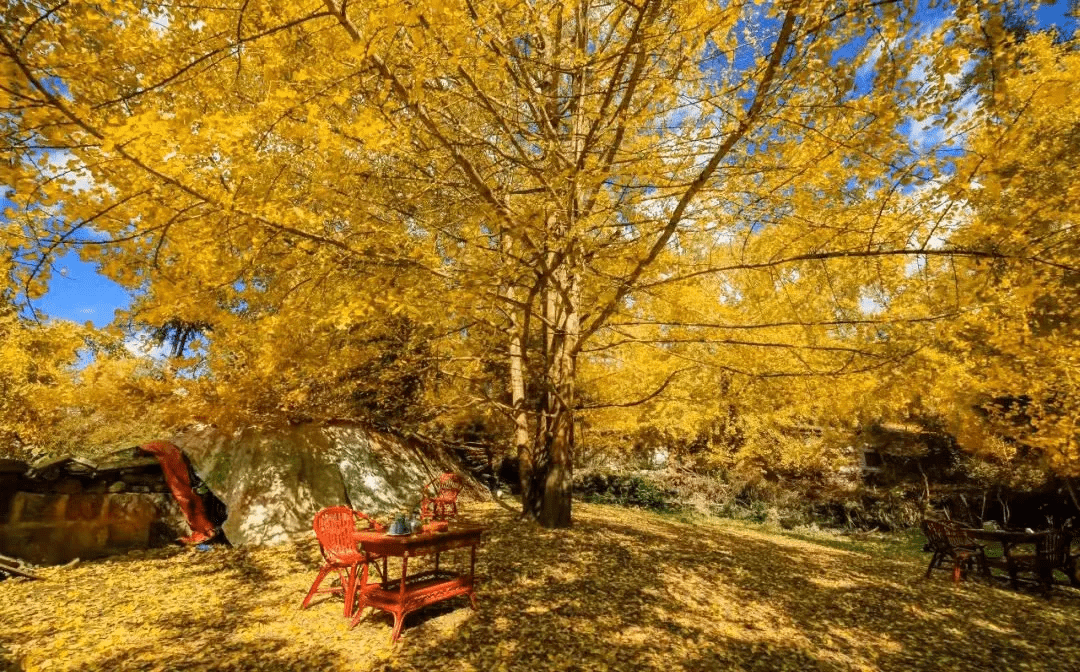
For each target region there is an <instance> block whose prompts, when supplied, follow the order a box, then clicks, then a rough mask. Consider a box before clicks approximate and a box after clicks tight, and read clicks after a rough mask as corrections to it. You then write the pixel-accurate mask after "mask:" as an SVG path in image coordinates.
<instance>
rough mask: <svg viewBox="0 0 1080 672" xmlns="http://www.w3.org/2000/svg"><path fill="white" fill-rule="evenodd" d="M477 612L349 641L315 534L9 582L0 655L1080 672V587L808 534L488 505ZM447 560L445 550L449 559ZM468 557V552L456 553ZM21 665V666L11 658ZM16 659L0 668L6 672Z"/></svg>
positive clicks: (319, 666) (171, 665)
mask: <svg viewBox="0 0 1080 672" xmlns="http://www.w3.org/2000/svg"><path fill="white" fill-rule="evenodd" d="M470 511H471V512H472V519H473V520H474V521H475V522H479V523H482V524H484V525H487V526H489V527H490V533H489V534H488V535H487V536H486V541H485V543H484V544H483V546H481V550H480V552H479V554H478V559H477V574H478V576H479V577H480V579H481V581H482V582H481V583H480V584H479V587H478V595H479V604H480V610H479V611H477V612H473V611H471V610H470V609H469V608H468V606H467V604H468V603H467V600H465V599H464V598H457V599H455V600H451V601H448V602H444V603H442V604H440V605H435V606H434V607H431V608H429V609H427V610H424V611H421V612H418V613H416V614H413V615H411V616H410V617H409V618H408V619H407V620H406V625H405V631H404V633H403V635H402V639H401V641H400V642H399V643H398V644H397V645H396V646H391V645H390V644H389V637H390V630H391V625H392V619H391V617H390V616H389V615H387V614H385V613H383V612H372V611H370V610H369V611H368V614H367V616H366V617H365V619H364V620H363V621H362V622H361V623H360V625H358V626H357V627H356V628H355V629H354V630H352V631H350V630H348V627H347V623H346V621H345V620H344V619H343V617H342V607H341V602H340V601H339V600H336V599H335V600H331V599H329V598H327V599H325V600H323V601H321V602H319V603H317V604H315V605H314V606H313V607H311V608H310V609H307V610H305V611H300V610H299V609H298V606H299V604H300V601H301V600H302V598H303V596H304V594H305V593H306V591H307V589H308V587H309V585H310V582H311V581H312V579H313V578H314V575H315V571H316V569H317V567H318V566H319V562H318V560H319V555H318V550H317V548H316V547H315V545H314V541H313V540H310V541H306V542H302V543H299V544H296V545H290V546H279V547H274V548H262V549H250V550H245V549H230V548H225V547H216V548H215V549H214V550H213V551H211V552H198V551H194V550H182V549H161V550H158V551H153V552H150V553H146V554H142V555H133V556H125V557H122V558H116V559H109V560H101V561H95V562H86V563H83V564H80V565H77V566H75V567H70V568H51V569H46V570H44V571H43V572H42V574H44V576H45V577H46V578H47V580H46V581H40V582H29V581H22V580H17V581H16V580H8V581H4V582H0V624H2V627H0V661H2V660H3V659H4V658H6V659H7V660H9V661H15V667H14V669H19V664H21V667H22V668H23V669H26V670H28V671H29V670H110V671H111V670H188V669H191V670H199V669H233V670H246V669H268V670H278V669H290V670H292V669H295V670H334V669H341V670H369V669H372V670H398V669H403V670H404V669H416V670H436V669H440V670H483V671H487V670H499V669H505V670H605V669H624V670H640V669H662V670H665V672H675V671H677V670H739V669H754V670H804V669H811V670H816V669H821V670H851V669H856V670H859V669H882V670H911V669H920V670H930V669H933V670H937V669H948V670H983V669H991V668H994V669H1007V670H1022V669H1033V670H1063V671H1064V670H1076V669H1077V667H1076V666H1077V661H1080V592H1078V591H1074V590H1072V589H1069V588H1063V587H1058V588H1057V589H1055V593H1054V595H1053V597H1052V598H1051V599H1050V600H1047V599H1045V598H1042V597H1040V596H1038V595H1037V594H1035V593H1031V592H1014V591H1010V590H1006V589H1003V588H1001V587H998V586H996V585H989V584H986V583H982V582H978V581H966V582H963V583H961V585H960V586H959V587H955V588H954V587H953V585H952V580H951V575H949V574H947V573H946V572H936V573H935V574H934V576H933V578H931V579H930V580H924V579H922V578H921V576H922V574H923V571H925V563H926V562H927V560H928V558H927V557H926V556H925V555H923V554H921V553H918V552H911V550H910V544H909V545H908V546H907V547H903V548H902V547H901V546H900V545H899V544H898V543H897V542H873V543H869V542H864V543H854V542H849V541H840V540H838V538H832V539H829V538H825V537H823V538H822V539H820V540H816V539H810V540H808V539H800V538H796V537H794V536H792V535H781V534H778V533H774V532H770V531H767V530H764V529H759V528H755V527H752V526H748V525H743V524H737V523H734V522H729V521H722V520H715V521H706V522H700V523H696V524H691V523H688V522H684V521H680V520H677V519H674V518H671V517H667V516H659V515H655V514H651V513H645V512H639V511H633V510H626V509H620V508H614V507H606V506H595V505H594V506H590V505H585V504H576V505H575V510H574V516H575V521H576V525H575V527H574V528H573V529H570V530H558V531H549V530H542V529H539V528H536V527H534V526H531V525H526V524H523V523H521V522H520V521H518V520H515V518H514V516H513V515H512V514H511V513H510V512H508V511H507V510H505V509H503V508H500V507H498V506H496V505H494V504H483V505H479V504H478V505H471V506H470ZM444 557H445V556H444ZM455 560H456V561H457V562H464V563H466V564H467V562H468V557H467V555H465V556H464V557H457V558H455ZM9 665H10V663H9ZM3 668H4V665H3V664H2V662H0V669H3Z"/></svg>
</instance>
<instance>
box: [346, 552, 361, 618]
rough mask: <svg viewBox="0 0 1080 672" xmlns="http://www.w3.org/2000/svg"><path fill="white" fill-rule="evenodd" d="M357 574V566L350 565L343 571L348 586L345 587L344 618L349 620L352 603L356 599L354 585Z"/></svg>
mask: <svg viewBox="0 0 1080 672" xmlns="http://www.w3.org/2000/svg"><path fill="white" fill-rule="evenodd" d="M358 573H359V566H358V565H352V566H351V567H349V568H348V569H346V570H345V576H346V577H347V579H346V580H347V581H348V584H346V585H345V586H344V587H345V618H350V617H351V616H352V612H353V601H354V600H355V599H356V583H357V579H358V578H360V577H359V576H357V574H358Z"/></svg>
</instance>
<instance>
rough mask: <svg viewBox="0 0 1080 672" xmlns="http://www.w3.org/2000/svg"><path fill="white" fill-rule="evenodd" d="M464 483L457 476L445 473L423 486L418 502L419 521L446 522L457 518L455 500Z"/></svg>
mask: <svg viewBox="0 0 1080 672" xmlns="http://www.w3.org/2000/svg"><path fill="white" fill-rule="evenodd" d="M463 487H465V481H464V480H463V479H462V478H461V477H460V476H458V475H457V474H452V473H449V472H447V473H445V474H441V475H440V476H439V477H438V478H436V479H434V480H433V481H431V482H430V483H428V484H427V485H425V486H424V497H423V499H421V500H420V518H421V520H448V519H450V518H453V517H457V512H458V511H457V499H458V494H460V493H461V489H462V488H463Z"/></svg>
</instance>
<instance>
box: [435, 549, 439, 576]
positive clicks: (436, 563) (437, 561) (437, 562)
mask: <svg viewBox="0 0 1080 672" xmlns="http://www.w3.org/2000/svg"><path fill="white" fill-rule="evenodd" d="M435 571H436V572H437V571H439V554H438V553H436V554H435Z"/></svg>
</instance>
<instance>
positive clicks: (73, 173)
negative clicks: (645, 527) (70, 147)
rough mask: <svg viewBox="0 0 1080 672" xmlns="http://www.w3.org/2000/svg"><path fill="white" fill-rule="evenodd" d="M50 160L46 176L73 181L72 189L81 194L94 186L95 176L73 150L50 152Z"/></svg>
mask: <svg viewBox="0 0 1080 672" xmlns="http://www.w3.org/2000/svg"><path fill="white" fill-rule="evenodd" d="M48 157H49V162H48V165H47V166H46V168H45V173H46V177H50V178H60V179H64V180H68V181H70V182H72V187H71V191H72V192H73V193H76V194H81V193H83V192H85V191H89V190H90V189H92V188H93V187H94V177H93V175H91V174H90V171H89V170H87V169H86V167H85V166H83V164H82V162H81V161H80V160H79V159H78V157H76V156H75V155H74V154H72V153H71V152H69V151H67V150H66V149H65V150H61V151H56V152H49V154H48Z"/></svg>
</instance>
